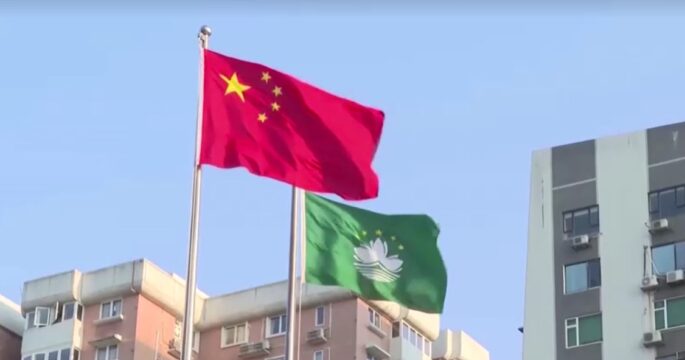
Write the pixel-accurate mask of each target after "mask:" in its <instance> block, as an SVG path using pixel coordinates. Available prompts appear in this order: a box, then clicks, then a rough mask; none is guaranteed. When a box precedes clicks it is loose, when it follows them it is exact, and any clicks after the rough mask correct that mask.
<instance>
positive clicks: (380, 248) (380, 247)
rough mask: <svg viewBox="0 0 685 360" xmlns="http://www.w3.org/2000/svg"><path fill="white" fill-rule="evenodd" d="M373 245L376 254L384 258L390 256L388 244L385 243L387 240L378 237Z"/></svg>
mask: <svg viewBox="0 0 685 360" xmlns="http://www.w3.org/2000/svg"><path fill="white" fill-rule="evenodd" d="M372 246H373V252H375V253H376V256H378V258H379V259H383V258H385V257H386V256H388V246H387V245H386V244H385V241H383V240H381V239H379V238H376V240H374V242H373V245H372Z"/></svg>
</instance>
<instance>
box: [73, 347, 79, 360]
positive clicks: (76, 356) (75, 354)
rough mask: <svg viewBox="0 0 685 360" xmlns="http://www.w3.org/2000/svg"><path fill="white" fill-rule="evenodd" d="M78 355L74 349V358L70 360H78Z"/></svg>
mask: <svg viewBox="0 0 685 360" xmlns="http://www.w3.org/2000/svg"><path fill="white" fill-rule="evenodd" d="M80 354H81V352H80V351H78V350H77V349H74V358H73V359H71V360H79V355H80Z"/></svg>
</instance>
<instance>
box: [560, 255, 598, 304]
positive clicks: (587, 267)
mask: <svg viewBox="0 0 685 360" xmlns="http://www.w3.org/2000/svg"><path fill="white" fill-rule="evenodd" d="M590 263H597V266H598V268H599V285H597V286H590V282H591V281H590V274H591V272H590ZM580 264H585V281H586V287H585V289H583V290H578V291H573V292H568V291H567V285H566V277H567V276H566V270H567V269H568V267H570V266H576V265H580ZM562 275H563V280H564V295H572V294H580V293H584V292H586V291H590V290H594V289H599V288H601V287H602V262H601V260H600V258H595V259H590V260H586V261H580V262H575V263H571V264H566V265H564V266H563V269H562Z"/></svg>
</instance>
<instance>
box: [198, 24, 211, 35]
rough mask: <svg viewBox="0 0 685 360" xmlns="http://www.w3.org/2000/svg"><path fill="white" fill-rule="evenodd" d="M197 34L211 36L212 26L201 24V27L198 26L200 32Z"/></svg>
mask: <svg viewBox="0 0 685 360" xmlns="http://www.w3.org/2000/svg"><path fill="white" fill-rule="evenodd" d="M199 35H200V36H203V35H204V36H211V35H212V28H210V27H209V26H207V25H202V27H201V28H200V34H199Z"/></svg>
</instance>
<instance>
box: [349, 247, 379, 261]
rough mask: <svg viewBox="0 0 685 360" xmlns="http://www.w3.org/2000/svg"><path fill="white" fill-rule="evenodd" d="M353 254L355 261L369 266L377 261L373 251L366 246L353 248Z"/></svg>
mask: <svg viewBox="0 0 685 360" xmlns="http://www.w3.org/2000/svg"><path fill="white" fill-rule="evenodd" d="M354 254H355V256H356V257H357V259H359V261H360V262H363V263H367V264H370V263H374V262H377V261H378V256H376V254H375V253H374V251H373V250H372V249H371V248H370V247H369V246H367V245H364V246H360V247H358V248H354Z"/></svg>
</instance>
